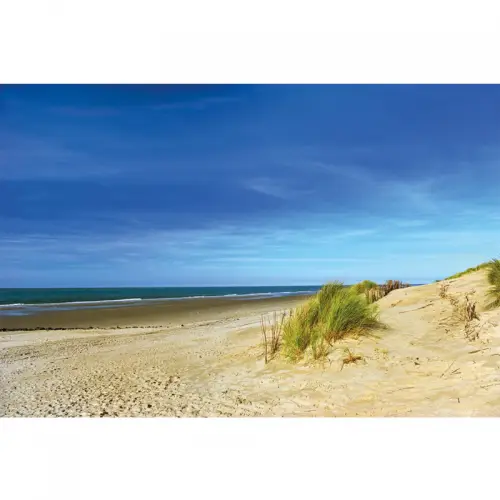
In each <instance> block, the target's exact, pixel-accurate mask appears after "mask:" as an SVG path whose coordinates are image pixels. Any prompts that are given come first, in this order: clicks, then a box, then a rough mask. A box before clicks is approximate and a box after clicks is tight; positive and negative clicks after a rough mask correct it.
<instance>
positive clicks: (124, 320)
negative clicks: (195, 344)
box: [0, 294, 310, 331]
mask: <svg viewBox="0 0 500 500" xmlns="http://www.w3.org/2000/svg"><path fill="white" fill-rule="evenodd" d="M309 295H310V294H301V295H285V296H282V297H269V296H268V297H254V298H249V297H209V298H191V299H189V300H143V301H138V302H129V303H126V302H125V303H122V304H120V305H111V306H109V307H100V308H99V307H93V308H92V307H75V308H72V309H67V310H58V309H57V307H56V308H51V307H44V308H39V310H37V311H35V312H33V313H32V314H29V315H0V331H21V330H24V331H29V330H36V329H74V328H125V327H132V326H135V327H148V326H151V327H153V326H154V327H157V326H165V327H168V326H170V325H172V324H175V323H177V322H178V321H179V320H180V318H182V320H183V321H184V320H186V321H189V320H190V318H191V319H192V320H193V321H195V320H197V319H198V318H199V314H200V313H210V314H211V313H213V314H221V313H224V314H226V313H227V314H230V315H231V314H238V313H239V312H241V311H242V310H243V309H245V308H248V307H249V305H253V306H255V307H257V308H258V307H259V306H262V307H266V308H268V307H269V306H273V307H277V308H279V307H284V308H287V307H288V304H299V303H300V302H303V301H304V300H305V299H306V298H307V297H308V296H309Z"/></svg>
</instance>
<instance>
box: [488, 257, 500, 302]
mask: <svg viewBox="0 0 500 500" xmlns="http://www.w3.org/2000/svg"><path fill="white" fill-rule="evenodd" d="M486 276H487V279H488V283H489V284H490V285H491V287H490V289H489V290H488V292H487V294H488V297H489V298H490V300H491V302H490V303H489V304H488V306H487V307H488V309H494V308H495V307H500V260H498V259H493V260H492V261H491V262H489V266H488V274H487V275H486Z"/></svg>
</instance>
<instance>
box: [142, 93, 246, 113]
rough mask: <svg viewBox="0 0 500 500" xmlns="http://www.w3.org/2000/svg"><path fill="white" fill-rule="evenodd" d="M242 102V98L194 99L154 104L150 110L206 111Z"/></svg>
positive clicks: (214, 97)
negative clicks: (210, 108) (214, 107)
mask: <svg viewBox="0 0 500 500" xmlns="http://www.w3.org/2000/svg"><path fill="white" fill-rule="evenodd" d="M239 101H241V99H240V98H236V97H217V96H213V97H203V98H201V99H194V100H188V101H177V102H165V103H159V104H154V105H152V106H149V107H150V109H153V110H155V111H169V110H174V109H192V110H200V111H201V110H204V109H207V108H209V107H211V106H219V105H223V104H231V103H236V102H239Z"/></svg>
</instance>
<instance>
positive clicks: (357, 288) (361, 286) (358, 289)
mask: <svg viewBox="0 0 500 500" xmlns="http://www.w3.org/2000/svg"><path fill="white" fill-rule="evenodd" d="M377 286H378V285H377V283H375V282H374V281H370V280H363V281H360V282H359V283H356V284H355V285H352V289H353V291H354V292H355V293H366V291H367V290H370V289H372V288H375V287H377Z"/></svg>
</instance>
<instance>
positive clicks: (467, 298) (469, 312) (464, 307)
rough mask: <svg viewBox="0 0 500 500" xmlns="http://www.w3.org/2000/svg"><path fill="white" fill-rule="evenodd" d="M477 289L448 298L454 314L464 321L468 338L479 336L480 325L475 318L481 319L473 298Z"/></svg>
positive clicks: (472, 338)
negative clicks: (461, 295)
mask: <svg viewBox="0 0 500 500" xmlns="http://www.w3.org/2000/svg"><path fill="white" fill-rule="evenodd" d="M474 294H475V290H472V291H471V292H469V293H466V294H464V295H463V298H462V297H460V296H459V295H449V296H448V300H449V301H450V304H451V305H452V307H453V314H454V316H455V317H456V318H457V319H458V321H460V322H461V323H463V325H464V332H465V337H466V338H467V339H468V340H475V339H477V338H478V336H479V325H478V323H477V322H476V321H475V320H479V315H478V313H477V310H476V307H477V302H476V301H475V300H473V299H472V296H473V295H474Z"/></svg>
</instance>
